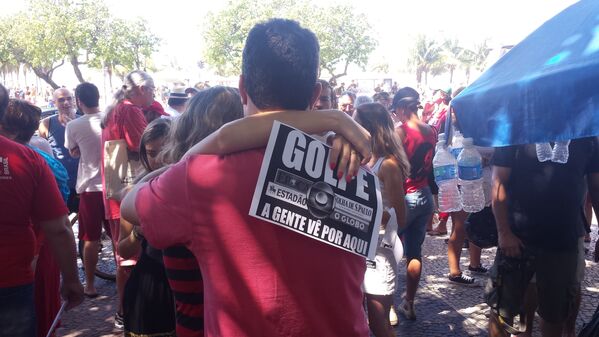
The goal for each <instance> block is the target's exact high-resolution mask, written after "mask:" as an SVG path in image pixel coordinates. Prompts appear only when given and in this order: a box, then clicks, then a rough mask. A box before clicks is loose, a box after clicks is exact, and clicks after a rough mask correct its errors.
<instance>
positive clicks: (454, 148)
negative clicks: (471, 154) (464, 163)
mask: <svg viewBox="0 0 599 337" xmlns="http://www.w3.org/2000/svg"><path fill="white" fill-rule="evenodd" d="M463 143H464V136H463V135H462V133H461V132H460V131H459V130H455V132H454V134H453V140H452V141H451V154H453V156H454V157H455V158H456V159H457V158H458V156H459V155H460V152H462V149H463V148H464V144H463Z"/></svg>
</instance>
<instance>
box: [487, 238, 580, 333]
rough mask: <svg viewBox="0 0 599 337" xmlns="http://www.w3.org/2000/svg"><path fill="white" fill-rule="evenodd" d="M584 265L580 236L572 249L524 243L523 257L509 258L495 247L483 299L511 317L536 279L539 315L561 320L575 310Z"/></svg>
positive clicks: (495, 309)
mask: <svg viewBox="0 0 599 337" xmlns="http://www.w3.org/2000/svg"><path fill="white" fill-rule="evenodd" d="M584 267H585V262H584V244H583V241H582V238H581V239H580V240H579V242H578V246H577V249H576V250H574V251H566V252H555V251H549V250H545V249H539V248H531V247H527V248H525V254H523V257H522V258H509V257H506V256H504V255H503V254H501V252H500V251H499V250H498V252H497V255H496V256H495V262H494V263H493V267H492V268H491V270H490V271H489V274H490V278H489V281H488V282H487V286H486V288H485V301H486V302H487V304H488V305H489V306H490V307H491V308H492V309H493V310H494V311H495V312H496V313H498V314H499V315H500V316H502V317H503V318H507V319H511V318H513V317H515V316H516V315H518V314H519V313H521V312H522V310H523V302H524V294H525V292H526V288H528V285H529V284H530V283H531V282H533V283H534V282H536V287H537V293H538V298H539V306H538V309H537V312H538V313H539V316H541V317H542V318H543V319H544V320H545V321H547V322H550V323H563V322H565V320H566V319H567V318H568V316H570V314H571V313H572V312H573V310H575V306H576V295H577V294H578V292H579V291H580V283H581V282H582V279H583V278H584ZM533 278H536V281H533Z"/></svg>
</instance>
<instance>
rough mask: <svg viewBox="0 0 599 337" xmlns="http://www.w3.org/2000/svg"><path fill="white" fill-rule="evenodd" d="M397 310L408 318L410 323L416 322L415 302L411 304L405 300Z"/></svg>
mask: <svg viewBox="0 0 599 337" xmlns="http://www.w3.org/2000/svg"><path fill="white" fill-rule="evenodd" d="M397 310H399V312H401V313H402V314H403V315H404V316H405V317H406V319H409V320H410V321H414V320H416V312H415V310H414V302H412V303H410V302H408V301H406V300H405V299H404V300H403V301H402V302H401V304H400V305H399V307H398V308H397Z"/></svg>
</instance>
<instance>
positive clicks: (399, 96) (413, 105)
mask: <svg viewBox="0 0 599 337" xmlns="http://www.w3.org/2000/svg"><path fill="white" fill-rule="evenodd" d="M419 107H420V94H419V93H418V91H416V89H414V88H411V87H403V88H401V89H399V90H397V92H396V93H395V96H393V103H392V104H391V108H389V110H390V111H392V112H393V111H395V109H397V108H404V109H405V111H404V112H405V113H406V114H407V115H409V114H412V113H417V112H418V109H419Z"/></svg>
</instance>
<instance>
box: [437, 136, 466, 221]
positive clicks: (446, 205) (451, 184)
mask: <svg viewBox="0 0 599 337" xmlns="http://www.w3.org/2000/svg"><path fill="white" fill-rule="evenodd" d="M433 172H434V174H435V182H436V183H437V185H438V186H439V211H441V212H457V211H459V210H461V209H462V200H461V198H460V191H459V190H458V179H457V161H456V159H455V157H454V156H453V155H452V154H451V153H450V152H449V151H448V150H447V146H446V145H445V135H444V134H440V135H439V141H438V142H437V147H436V148H435V157H434V158H433Z"/></svg>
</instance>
